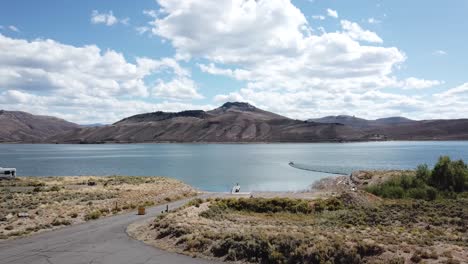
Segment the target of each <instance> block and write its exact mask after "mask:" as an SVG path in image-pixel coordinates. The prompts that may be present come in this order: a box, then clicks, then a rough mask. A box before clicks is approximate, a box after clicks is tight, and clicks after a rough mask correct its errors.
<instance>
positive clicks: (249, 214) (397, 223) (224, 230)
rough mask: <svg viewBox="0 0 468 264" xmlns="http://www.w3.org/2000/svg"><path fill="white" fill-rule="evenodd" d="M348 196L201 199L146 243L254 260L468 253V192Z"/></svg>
mask: <svg viewBox="0 0 468 264" xmlns="http://www.w3.org/2000/svg"><path fill="white" fill-rule="evenodd" d="M345 199H346V197H344V196H343V197H338V198H331V199H326V200H320V201H310V200H308V201H306V200H300V199H283V198H278V199H262V198H250V199H216V200H208V201H201V200H196V201H193V202H191V203H189V204H188V205H187V206H186V207H185V208H183V209H180V210H177V211H175V212H173V213H170V214H167V215H164V216H161V217H159V218H158V219H156V220H155V222H154V223H152V224H151V226H150V227H149V228H150V229H151V230H149V231H148V230H147V232H149V234H146V235H147V238H148V239H147V241H146V242H148V243H151V244H154V245H156V246H159V247H162V248H165V249H169V250H173V251H176V252H180V253H185V254H191V255H194V256H204V257H208V258H218V259H223V260H226V261H241V262H252V263H363V262H368V263H405V261H407V262H408V261H410V259H411V258H412V257H413V256H415V257H414V259H417V258H418V257H420V258H421V260H423V261H426V262H431V261H454V262H456V261H457V260H460V259H463V258H464V257H468V249H467V247H468V237H467V226H468V200H467V199H458V200H450V201H436V202H426V201H420V200H410V201H406V200H405V201H404V202H402V203H398V202H395V201H382V202H380V203H378V204H375V205H374V206H356V205H354V204H348V203H346V201H345ZM154 238H156V239H155V240H154ZM443 251H444V252H446V251H449V252H452V253H453V255H451V256H450V257H447V256H444V254H443V253H442V252H443Z"/></svg>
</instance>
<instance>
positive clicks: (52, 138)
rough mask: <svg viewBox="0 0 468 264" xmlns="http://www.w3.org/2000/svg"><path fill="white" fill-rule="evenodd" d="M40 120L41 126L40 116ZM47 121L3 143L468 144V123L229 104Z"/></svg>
mask: <svg viewBox="0 0 468 264" xmlns="http://www.w3.org/2000/svg"><path fill="white" fill-rule="evenodd" d="M0 112H1V111H0ZM22 113H23V114H27V113H24V112H22ZM28 115H30V114H28ZM31 116H33V115H31ZM0 117H1V115H0ZM37 117H39V120H42V119H40V117H41V116H37ZM45 120H47V122H49V123H48V124H49V126H50V127H49V128H48V129H44V130H45V133H38V135H34V133H36V132H37V131H36V132H31V131H29V132H28V133H29V134H28V133H26V134H27V135H28V136H24V137H18V136H17V137H15V138H11V134H15V133H14V132H15V131H12V130H11V129H10V133H9V134H10V137H7V136H6V135H5V133H4V134H0V142H18V143H26V142H32V143H38V142H41V143H145V142H149V143H152V142H155V143H157V142H186V143H189V142H200V143H202V142H206V143H209V142H213V143H216V142H232V143H244V142H245V143H255V142H348V141H382V140H468V119H453V120H450V119H448V120H421V121H417V120H411V119H408V118H405V117H388V118H379V119H375V120H367V119H363V118H358V117H355V116H347V115H339V116H326V117H323V118H315V119H308V120H306V121H302V120H297V119H291V118H288V117H285V116H282V115H279V114H276V113H272V112H268V111H265V110H262V109H260V108H257V107H255V106H253V105H250V104H248V103H244V102H227V103H225V104H223V105H221V106H220V107H218V108H215V109H212V110H208V111H204V110H186V111H180V112H162V111H156V112H151V113H143V114H137V115H133V116H129V117H126V118H123V119H121V120H119V121H117V122H115V123H113V124H111V125H104V126H86V127H85V126H78V125H76V124H73V123H70V122H67V121H65V120H61V119H54V118H53V117H46V118H45ZM50 120H54V121H56V122H59V123H60V124H61V125H62V126H58V127H57V125H56V124H50V122H51V121H50ZM0 121H1V118H0ZM47 122H46V123H47ZM64 122H65V123H64ZM0 124H1V123H0ZM64 124H66V125H64ZM24 126H26V127H27V126H28V124H23V128H24ZM35 126H37V123H36V124H35ZM33 127H34V126H33ZM43 127H47V125H44V126H43ZM16 132H17V133H16V134H18V135H23V134H25V133H24V132H23V130H21V129H19V128H17V131H16Z"/></svg>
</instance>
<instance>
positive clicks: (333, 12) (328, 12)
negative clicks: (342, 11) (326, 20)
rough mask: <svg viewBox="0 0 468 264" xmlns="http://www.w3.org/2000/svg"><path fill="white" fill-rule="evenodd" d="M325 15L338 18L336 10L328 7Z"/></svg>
mask: <svg viewBox="0 0 468 264" xmlns="http://www.w3.org/2000/svg"><path fill="white" fill-rule="evenodd" d="M327 15H328V16H330V17H334V18H338V12H337V11H336V10H333V9H330V8H328V9H327Z"/></svg>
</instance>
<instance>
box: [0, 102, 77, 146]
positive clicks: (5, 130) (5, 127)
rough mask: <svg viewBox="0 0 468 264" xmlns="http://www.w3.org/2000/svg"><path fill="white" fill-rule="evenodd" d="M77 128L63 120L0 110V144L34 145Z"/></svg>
mask: <svg viewBox="0 0 468 264" xmlns="http://www.w3.org/2000/svg"><path fill="white" fill-rule="evenodd" d="M78 127H79V126H78V125H77V124H74V123H70V122H67V121H65V120H63V119H59V118H56V117H50V116H38V115H32V114H28V113H25V112H19V111H4V110H0V128H1V129H0V142H4V143H6V142H9V143H15V142H20V143H36V142H41V141H43V140H45V139H46V138H49V137H51V136H53V135H55V134H59V133H63V132H65V131H69V130H73V129H76V128H78Z"/></svg>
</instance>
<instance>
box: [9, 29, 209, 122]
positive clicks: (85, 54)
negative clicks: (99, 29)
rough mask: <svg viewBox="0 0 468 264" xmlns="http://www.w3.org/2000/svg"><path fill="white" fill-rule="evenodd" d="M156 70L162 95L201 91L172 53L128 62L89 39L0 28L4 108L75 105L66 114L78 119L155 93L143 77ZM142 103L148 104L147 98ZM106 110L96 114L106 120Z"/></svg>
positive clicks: (185, 95) (169, 96) (187, 95)
mask: <svg viewBox="0 0 468 264" xmlns="http://www.w3.org/2000/svg"><path fill="white" fill-rule="evenodd" d="M160 75H164V77H166V81H165V82H164V81H159V83H158V84H159V85H160V86H161V87H165V89H164V91H165V93H164V98H165V99H167V100H173V99H174V100H175V99H177V100H178V99H188V98H191V99H196V98H200V97H201V95H200V94H198V93H197V92H196V89H195V88H196V85H195V84H194V83H193V81H192V80H191V79H190V75H191V74H190V71H189V70H188V69H186V68H184V67H182V66H181V65H180V64H179V62H177V61H176V60H175V59H173V58H162V59H159V60H154V59H150V58H141V57H140V58H135V62H133V63H132V62H129V61H128V60H127V59H126V58H125V57H124V56H123V55H122V54H121V53H118V52H116V51H113V50H107V51H101V50H100V49H99V48H98V47H97V46H95V45H90V46H83V47H75V46H71V45H65V44H61V43H59V42H56V41H53V40H50V39H47V40H43V39H37V40H34V41H27V40H23V39H14V38H9V37H6V36H3V35H1V34H0V92H1V95H2V99H3V103H2V105H4V107H5V108H7V109H18V107H19V106H20V105H22V104H24V105H23V106H24V107H25V108H24V110H27V109H31V108H33V107H35V108H37V109H38V111H39V112H44V111H43V110H44V109H45V108H47V107H50V109H67V110H64V111H65V112H67V111H71V109H76V110H77V112H76V115H75V116H74V117H73V118H72V119H71V120H77V119H78V120H79V119H80V118H81V114H79V113H80V112H87V111H88V110H89V111H91V112H92V111H94V112H95V111H97V110H98V109H103V108H110V105H114V106H115V107H119V106H121V105H125V104H126V103H128V102H131V104H130V105H136V104H137V102H139V101H142V100H144V99H148V98H157V97H156V96H157V94H154V93H153V87H152V86H151V85H149V84H147V81H146V79H147V78H150V77H151V78H157V76H160ZM171 76H172V78H170V77H171ZM181 80H182V81H181ZM184 85H187V87H183V86H184ZM194 91H195V92H194ZM179 92H180V93H183V95H180V94H178V93H179ZM190 96H192V97H190ZM128 100H129V101H128ZM168 102H170V101H168ZM28 105H29V106H28ZM144 105H146V106H147V107H146V108H145V109H149V108H150V106H151V105H152V104H148V103H146V104H144ZM179 105H180V104H179ZM89 107H92V109H90V108H89ZM41 109H42V110H41ZM122 109H128V107H123V108H122ZM137 109H140V110H142V108H141V107H139V108H137ZM122 111H123V110H122ZM122 111H121V109H115V111H114V112H116V113H117V112H119V113H120V112H122ZM57 112H60V111H58V110H57ZM106 115H108V116H107V117H102V118H104V119H106V121H108V119H107V118H109V119H110V118H111V117H112V115H111V114H110V113H106Z"/></svg>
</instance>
